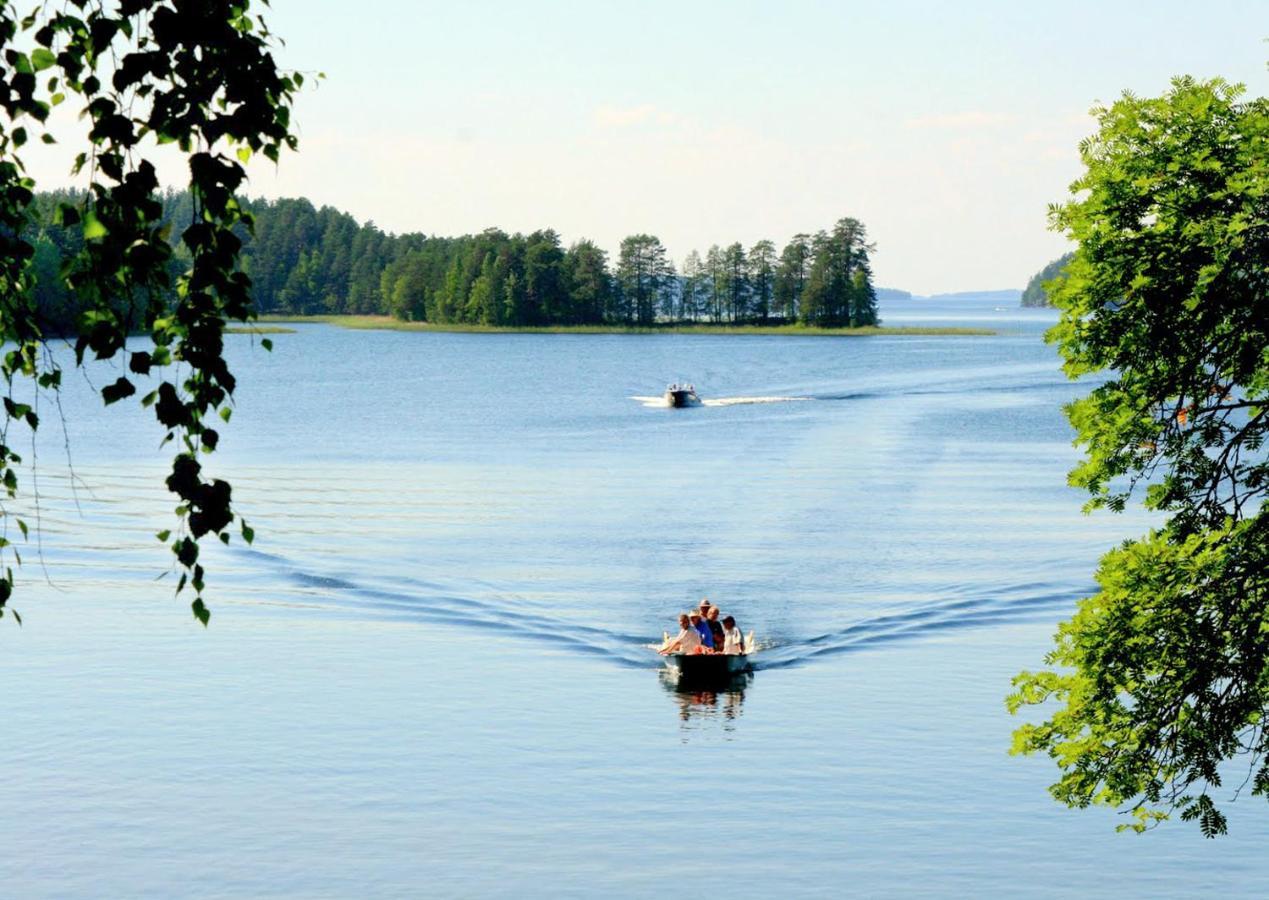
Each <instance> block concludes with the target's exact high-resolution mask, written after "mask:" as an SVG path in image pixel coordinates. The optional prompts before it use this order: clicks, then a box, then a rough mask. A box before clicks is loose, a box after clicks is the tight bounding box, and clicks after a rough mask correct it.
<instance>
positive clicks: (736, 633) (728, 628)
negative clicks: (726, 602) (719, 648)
mask: <svg viewBox="0 0 1269 900" xmlns="http://www.w3.org/2000/svg"><path fill="white" fill-rule="evenodd" d="M744 652H745V636H744V635H743V634H741V633H740V629H739V628H738V627H737V626H736V620H735V618H734V617H732V616H724V617H723V653H726V654H727V655H729V656H737V655H739V654H741V653H744Z"/></svg>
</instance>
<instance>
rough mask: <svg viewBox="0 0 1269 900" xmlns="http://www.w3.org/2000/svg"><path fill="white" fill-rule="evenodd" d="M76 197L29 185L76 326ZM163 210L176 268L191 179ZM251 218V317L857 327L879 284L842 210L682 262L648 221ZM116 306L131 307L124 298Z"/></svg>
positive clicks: (871, 314)
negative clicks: (565, 224)
mask: <svg viewBox="0 0 1269 900" xmlns="http://www.w3.org/2000/svg"><path fill="white" fill-rule="evenodd" d="M81 200H82V196H80V195H74V194H70V193H66V192H50V193H43V194H40V195H38V196H37V198H36V202H35V209H36V215H35V216H34V217H33V218H34V222H35V224H34V225H33V226H32V228H33V231H34V234H33V235H32V244H33V245H34V246H35V256H34V259H33V263H32V270H33V274H34V279H33V282H34V284H33V287H32V290H33V291H34V294H35V300H36V303H37V306H38V308H39V310H40V313H41V317H42V319H43V320H44V321H45V322H46V323H47V324H48V325H49V327H50V329H51V330H60V331H69V330H73V329H74V327H75V317H76V306H75V303H74V302H73V299H72V297H71V295H70V294H69V292H68V291H67V290H66V287H65V285H64V282H63V279H62V277H61V274H60V272H59V265H60V260H61V259H62V258H64V256H65V255H66V254H67V253H73V252H74V251H75V250H76V249H77V248H78V246H79V245H81V244H82V242H83V240H84V235H83V227H82V225H81V224H79V223H78V222H76V224H74V225H64V224H62V223H63V222H64V221H69V219H65V218H63V216H62V215H61V211H62V207H63V205H64V204H74V203H76V202H78V201H81ZM161 201H162V204H163V217H164V221H165V222H168V223H172V225H173V227H172V229H171V240H172V242H173V247H174V252H175V257H174V259H173V266H174V271H175V270H176V269H180V268H183V267H184V266H185V265H186V264H187V260H185V259H182V255H183V254H185V253H186V252H187V251H185V250H184V248H183V247H182V246H181V245H180V244H179V243H177V241H178V238H179V233H180V231H181V227H180V226H181V224H182V223H186V222H189V221H191V219H192V217H193V214H194V206H193V200H192V198H191V196H190V195H189V193H187V192H175V191H173V192H168V193H165V194H163V195H162V197H161ZM245 206H246V208H247V210H248V211H249V212H250V213H251V215H252V217H253V218H254V222H255V224H254V228H253V229H251V230H248V229H246V228H239V229H238V236H239V238H240V239H241V240H242V242H243V247H242V257H241V259H242V263H241V265H242V269H243V271H244V272H245V273H246V274H247V275H249V276H250V277H251V280H252V292H253V296H254V298H255V304H256V310H257V312H259V313H260V314H262V315H287V316H312V315H361V316H365V315H371V316H376V315H377V316H391V317H393V318H395V319H397V320H400V321H404V322H426V323H430V324H435V325H469V326H487V327H511V328H516V327H543V326H629V327H643V328H647V327H654V326H658V325H665V324H676V323H688V324H693V323H698V324H699V323H708V324H713V325H725V326H749V325H752V326H768V327H769V326H772V325H782V324H784V325H790V324H799V325H804V326H810V327H816V328H847V327H849V328H866V327H869V326H875V325H876V324H877V321H878V320H877V293H876V290H875V289H874V287H873V283H872V266H871V262H870V259H869V254H870V252H871V251H872V249H873V248H872V246H871V245H870V244H869V243H868V240H867V234H866V230H865V228H864V225H863V223H861V222H860V221H859V220H858V219H853V218H843V219H841V220H839V221H838V222H837V223H836V224H835V225H834V226H833V227H832V228H831V229H827V230H821V231H818V232H816V233H814V234H810V233H806V234H797V235H794V236H793V238H792V239H790V240H789V242H788V243H787V244H786V245H785V246H784V247H783V248H782V249H781V250H779V251H777V248H776V245H775V244H774V243H773V242H771V241H769V240H762V241H758V242H756V243H755V244H753V245H752V246H751V247H749V248H747V249H746V248H745V247H744V246H742V245H741V244H740V243H739V242H735V243H731V244H728V245H726V246H719V245H715V246H712V247H710V248H709V249H708V250H707V251H705V253H704V254H701V253H699V252H698V251H695V250H693V251H692V252H690V253H688V254H687V256H686V258H685V259H684V260H683V262H682V264H681V266H678V267H676V266H675V264H674V263H673V261H671V260H670V258H669V256H668V254H667V252H666V249H665V246H664V245H663V244H662V243H661V241H660V240H659V239H658V238H657V237H656V236H654V235H650V234H636V235H631V236H630V237H627V238H626V239H625V240H624V241H622V242H621V247H620V251H619V254H618V256H617V259H616V260H615V261H614V262H611V263H610V261H609V259H608V255H607V253H605V252H604V251H603V250H602V249H600V248H599V247H598V246H597V245H596V244H595V243H594V242H593V241H590V240H585V239H582V240H579V241H577V242H575V243H573V244H571V245H569V246H567V247H566V246H564V244H563V243H562V241H561V239H560V236H559V235H558V234H557V233H556V232H555V231H553V230H551V229H544V230H540V231H534V232H532V233H529V234H520V233H516V234H508V233H507V232H505V231H502V230H500V229H497V228H490V229H487V230H485V231H482V232H481V233H479V234H472V235H463V236H461V237H437V236H429V235H425V234H422V233H407V234H399V235H398V234H389V233H386V232H384V231H382V230H380V229H379V228H378V227H376V226H375V225H374V223H373V222H367V223H365V224H360V223H358V222H357V220H356V219H354V218H353V217H352V216H351V215H349V214H347V213H344V212H341V211H339V210H336V209H333V208H331V207H329V206H323V207H321V208H317V207H315V206H314V205H313V204H312V203H310V202H309V201H308V200H305V199H278V200H248V201H246V202H245ZM124 312H125V313H126V311H124Z"/></svg>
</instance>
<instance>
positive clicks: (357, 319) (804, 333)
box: [258, 314, 998, 337]
mask: <svg viewBox="0 0 1269 900" xmlns="http://www.w3.org/2000/svg"><path fill="white" fill-rule="evenodd" d="M258 321H260V322H261V323H270V324H275V323H283V322H298V323H304V322H312V323H323V324H328V325H337V326H339V327H340V328H353V329H362V330H372V331H435V332H452V333H458V334H731V335H785V336H789V337H872V336H905V335H906V336H940V335H945V336H962V337H991V336H994V335H996V334H998V332H997V331H996V330H995V329H992V328H954V327H924V326H914V327H887V326H885V325H872V326H868V327H865V328H816V327H813V326H806V325H702V324H685V325H677V324H676V325H652V326H647V325H540V326H536V325H530V326H509V325H469V324H461V323H451V324H437V323H433V322H403V321H401V320H400V319H394V318H392V317H391V316H349V315H317V316H288V315H278V314H268V315H262V316H260V318H259V320H258Z"/></svg>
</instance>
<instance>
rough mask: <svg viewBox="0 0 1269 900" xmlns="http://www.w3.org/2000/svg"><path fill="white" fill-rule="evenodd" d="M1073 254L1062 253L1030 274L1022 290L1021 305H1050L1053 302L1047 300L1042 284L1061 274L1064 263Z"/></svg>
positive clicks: (1064, 266)
mask: <svg viewBox="0 0 1269 900" xmlns="http://www.w3.org/2000/svg"><path fill="white" fill-rule="evenodd" d="M1074 255H1075V254H1073V253H1064V254H1063V255H1061V256H1059V257H1058V258H1057V259H1055V260H1053V262H1051V263H1049V264H1048V265H1047V266H1045V267H1044V268H1043V269H1041V270H1040V271H1039V272H1036V273H1035V274H1034V275H1032V276H1031V280H1030V281H1028V282H1027V289H1026V290H1024V291H1023V292H1022V305H1023V306H1052V305H1053V304H1052V303H1051V302H1050V301H1049V292H1048V291H1046V290H1045V289H1044V286H1045V285H1046V284H1048V283H1049V282H1050V281H1052V280H1053V279H1055V278H1058V277H1060V276H1061V275H1062V271H1063V270H1064V269H1065V268H1066V264H1067V263H1069V262H1070V261H1071V258H1072V257H1073V256H1074Z"/></svg>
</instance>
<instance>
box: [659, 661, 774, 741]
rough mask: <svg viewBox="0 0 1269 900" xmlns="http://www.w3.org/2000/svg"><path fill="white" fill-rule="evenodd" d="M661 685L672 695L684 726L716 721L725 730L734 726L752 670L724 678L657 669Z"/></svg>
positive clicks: (729, 729)
mask: <svg viewBox="0 0 1269 900" xmlns="http://www.w3.org/2000/svg"><path fill="white" fill-rule="evenodd" d="M660 676H661V686H662V687H663V688H665V690H666V693H668V694H669V695H670V696H672V697H673V698H674V700H675V702H676V703H677V704H678V708H679V719H680V720H681V721H682V723H683V724H684V725H689V724H692V723H700V724H704V723H706V722H719V723H721V724H722V727H723V729H724V730H725V731H731V730H733V729H734V728H735V727H736V720H737V719H738V718H740V714H741V712H742V707H743V706H744V702H745V691H746V690H747V689H748V688H749V685H751V684H752V683H753V672H739V673H736V674H734V675H729V676H727V677H725V678H715V679H685V678H683V677H682V676H681V675H680V674H679V673H678V672H677V671H676V670H675V669H672V668H665V669H661V671H660Z"/></svg>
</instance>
